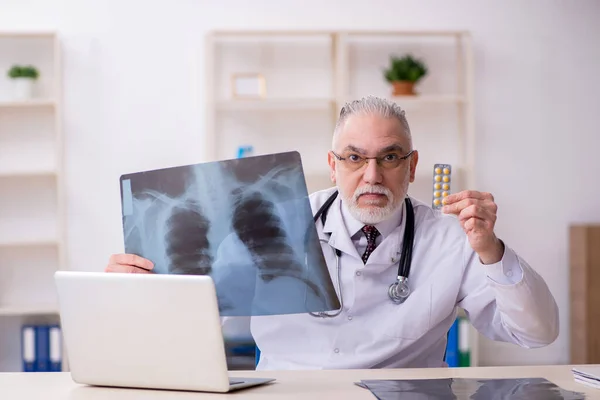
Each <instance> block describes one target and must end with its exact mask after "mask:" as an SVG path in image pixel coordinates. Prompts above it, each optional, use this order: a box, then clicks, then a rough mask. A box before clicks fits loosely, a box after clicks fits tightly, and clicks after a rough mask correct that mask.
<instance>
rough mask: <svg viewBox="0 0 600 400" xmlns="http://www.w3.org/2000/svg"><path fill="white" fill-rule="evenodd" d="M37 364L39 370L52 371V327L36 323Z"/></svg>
mask: <svg viewBox="0 0 600 400" xmlns="http://www.w3.org/2000/svg"><path fill="white" fill-rule="evenodd" d="M35 330H36V340H35V350H36V352H35V353H36V354H35V365H36V371H37V372H48V371H50V327H49V326H48V325H36V327H35Z"/></svg>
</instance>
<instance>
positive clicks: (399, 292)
mask: <svg viewBox="0 0 600 400" xmlns="http://www.w3.org/2000/svg"><path fill="white" fill-rule="evenodd" d="M388 295H389V296H390V299H391V300H392V302H394V303H395V304H402V303H404V301H405V300H406V299H407V298H408V296H409V295H410V287H409V286H408V278H405V277H403V276H399V277H398V280H397V281H396V282H394V283H392V284H391V285H390V287H389V288H388Z"/></svg>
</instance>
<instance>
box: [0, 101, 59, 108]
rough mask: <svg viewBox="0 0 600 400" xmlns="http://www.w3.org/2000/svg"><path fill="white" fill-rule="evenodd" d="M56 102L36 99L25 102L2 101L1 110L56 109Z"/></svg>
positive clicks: (0, 102)
mask: <svg viewBox="0 0 600 400" xmlns="http://www.w3.org/2000/svg"><path fill="white" fill-rule="evenodd" d="M55 106H56V102H55V101H54V100H48V99H34V100H23V101H8V100H0V109H2V108H40V107H55Z"/></svg>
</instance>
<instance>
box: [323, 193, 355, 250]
mask: <svg viewBox="0 0 600 400" xmlns="http://www.w3.org/2000/svg"><path fill="white" fill-rule="evenodd" d="M341 206H342V203H341V200H340V198H339V197H338V198H337V199H336V200H335V201H334V202H333V204H332V205H331V207H330V208H329V212H328V213H327V220H326V221H325V226H324V227H323V232H324V233H325V234H329V235H330V236H329V245H330V246H331V247H333V248H334V249H338V250H340V251H341V252H342V253H345V254H347V255H349V256H352V257H354V258H356V259H359V260H360V255H359V254H358V251H356V247H355V246H354V243H353V242H352V239H351V238H350V235H349V234H348V230H347V229H346V224H344V219H343V217H342V210H341Z"/></svg>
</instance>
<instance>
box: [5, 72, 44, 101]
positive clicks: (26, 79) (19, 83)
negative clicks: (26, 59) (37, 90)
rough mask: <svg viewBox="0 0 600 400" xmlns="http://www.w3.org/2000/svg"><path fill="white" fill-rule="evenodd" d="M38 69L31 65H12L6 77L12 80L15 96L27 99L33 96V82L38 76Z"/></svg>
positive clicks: (19, 98)
mask: <svg viewBox="0 0 600 400" xmlns="http://www.w3.org/2000/svg"><path fill="white" fill-rule="evenodd" d="M39 75H40V74H39V72H38V70H37V69H36V68H35V67H34V66H32V65H13V66H12V67H11V68H10V69H9V70H8V77H9V78H11V79H12V80H13V82H14V84H15V85H14V89H15V98H16V99H18V100H27V99H30V98H31V97H32V96H33V83H34V82H35V81H36V80H37V79H38V77H39Z"/></svg>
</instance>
